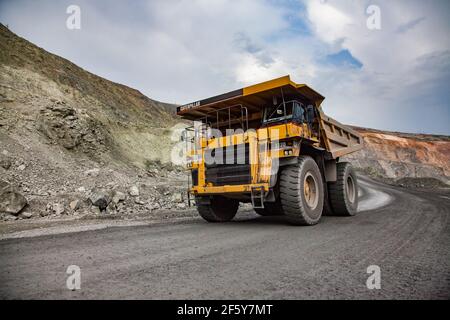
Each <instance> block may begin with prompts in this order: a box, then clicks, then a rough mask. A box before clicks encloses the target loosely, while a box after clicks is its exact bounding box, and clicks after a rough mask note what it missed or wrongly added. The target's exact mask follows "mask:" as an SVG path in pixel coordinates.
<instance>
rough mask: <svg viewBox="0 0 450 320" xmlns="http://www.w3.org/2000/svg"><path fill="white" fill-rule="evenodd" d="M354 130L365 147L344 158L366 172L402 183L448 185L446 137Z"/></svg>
mask: <svg viewBox="0 0 450 320" xmlns="http://www.w3.org/2000/svg"><path fill="white" fill-rule="evenodd" d="M354 129H356V130H357V131H358V132H359V133H360V134H361V135H362V136H363V137H364V142H365V148H364V149H363V150H361V151H359V152H356V153H353V154H351V155H349V156H347V157H346V159H347V160H349V161H351V162H352V163H353V164H354V165H355V166H356V167H358V168H360V169H362V170H364V171H365V172H366V173H369V174H371V175H372V176H379V177H387V178H390V179H394V180H400V179H403V180H402V181H407V179H406V180H405V178H413V179H422V178H434V179H438V180H440V181H442V182H444V183H449V182H450V137H449V136H441V135H428V134H410V133H400V132H387V131H379V130H375V129H366V128H358V127H354ZM422 181H424V182H426V181H427V180H426V179H422ZM428 181H430V180H428ZM428 184H429V183H428Z"/></svg>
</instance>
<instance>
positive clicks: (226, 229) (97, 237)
mask: <svg viewBox="0 0 450 320" xmlns="http://www.w3.org/2000/svg"><path fill="white" fill-rule="evenodd" d="M360 187H361V190H360V197H361V203H360V208H361V211H360V212H359V214H358V215H356V216H355V217H349V218H344V217H323V219H322V221H321V223H320V224H318V225H316V226H314V227H295V226H290V225H288V224H287V223H286V222H285V221H284V219H283V218H281V217H280V218H274V217H265V218H261V217H258V216H256V215H254V214H251V213H248V212H247V213H245V212H244V213H242V214H241V217H237V219H236V220H235V221H233V222H230V223H225V224H208V223H206V222H204V221H203V220H201V219H190V220H187V221H182V222H175V223H164V224H159V225H140V226H131V227H114V228H103V229H99V230H87V231H83V232H72V233H64V234H53V235H43V236H38V237H24V238H17V239H6V240H1V241H0V283H1V286H0V298H2V299H17V298H19V299H28V298H31V299H110V298H114V299H115V298H117V299H135V298H144V299H206V298H233V299H269V298H273V299H316V298H324V299H336V298H344V299H351V298H354V299H365V298H368V299H388V298H390V299H413V298H418V299H427V298H432V299H449V298H450V220H449V214H450V196H449V194H448V193H444V192H419V191H410V190H406V189H398V188H394V187H388V186H386V185H382V184H379V183H376V182H373V181H371V180H368V179H364V180H363V181H362V182H361V183H360ZM69 265H77V266H79V267H80V269H81V289H80V290H75V291H71V290H69V289H67V287H66V280H67V277H68V276H69V275H68V274H66V270H67V267H68V266H69ZM370 265H377V266H379V267H380V270H381V289H372V290H369V289H368V288H367V286H366V281H367V278H368V277H369V276H370V274H368V273H367V268H368V267H369V266H370Z"/></svg>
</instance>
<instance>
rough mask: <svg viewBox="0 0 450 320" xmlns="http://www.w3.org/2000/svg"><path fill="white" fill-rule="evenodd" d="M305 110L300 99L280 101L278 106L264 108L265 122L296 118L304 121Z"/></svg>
mask: <svg viewBox="0 0 450 320" xmlns="http://www.w3.org/2000/svg"><path fill="white" fill-rule="evenodd" d="M303 114H304V110H303V107H302V106H301V103H299V102H298V101H288V102H285V103H280V104H279V105H278V106H270V107H266V108H265V109H264V120H263V123H264V124H267V123H272V122H280V121H287V120H292V119H293V120H296V121H300V122H303Z"/></svg>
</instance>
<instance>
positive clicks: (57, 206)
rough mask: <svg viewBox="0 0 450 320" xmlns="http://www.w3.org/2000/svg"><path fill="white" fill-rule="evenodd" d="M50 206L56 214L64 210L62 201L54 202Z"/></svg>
mask: <svg viewBox="0 0 450 320" xmlns="http://www.w3.org/2000/svg"><path fill="white" fill-rule="evenodd" d="M52 208H53V213H54V214H56V215H61V214H63V213H64V211H65V208H64V205H63V204H62V203H54V204H53V207H52Z"/></svg>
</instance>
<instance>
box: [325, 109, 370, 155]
mask: <svg viewBox="0 0 450 320" xmlns="http://www.w3.org/2000/svg"><path fill="white" fill-rule="evenodd" d="M319 117H320V120H319V121H320V129H321V130H320V131H321V134H322V135H323V136H322V139H321V142H322V143H323V144H324V146H323V147H324V148H325V149H326V150H327V151H328V152H330V153H331V155H332V157H333V158H334V159H335V158H338V157H341V156H344V155H346V154H349V153H352V152H355V151H358V150H361V149H362V148H363V139H362V137H361V135H360V134H359V133H358V132H356V131H355V130H353V129H351V128H349V127H348V126H345V125H343V124H342V123H340V122H338V121H336V120H334V119H333V118H330V117H328V116H327V115H325V114H324V113H323V112H322V111H321V110H319Z"/></svg>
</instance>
